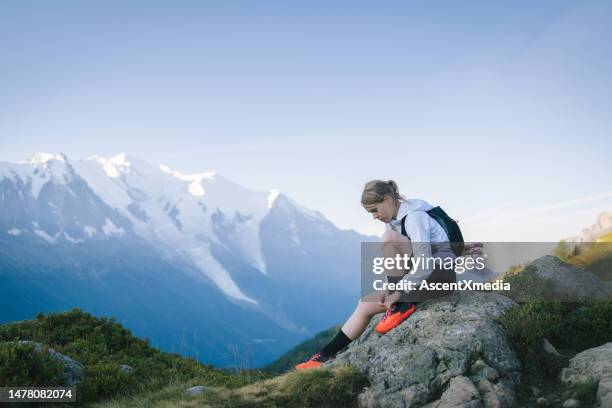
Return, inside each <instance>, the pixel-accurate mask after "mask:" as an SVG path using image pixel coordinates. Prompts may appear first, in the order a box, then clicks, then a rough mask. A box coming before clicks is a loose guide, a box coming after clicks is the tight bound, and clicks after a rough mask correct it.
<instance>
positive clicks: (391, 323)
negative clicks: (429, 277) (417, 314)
mask: <svg viewBox="0 0 612 408" xmlns="http://www.w3.org/2000/svg"><path fill="white" fill-rule="evenodd" d="M402 309H405V310H402ZM415 310H416V306H415V305H414V304H412V303H409V304H408V305H407V306H405V307H402V308H401V309H400V310H397V309H393V310H392V309H387V311H386V312H385V315H384V316H383V318H382V320H381V321H380V322H378V324H377V325H376V329H375V330H376V332H377V333H380V334H385V333H387V332H388V331H389V330H392V329H395V328H396V327H397V326H399V325H400V323H401V322H403V321H404V320H406V319H407V318H408V317H409V316H410V315H411V314H413V313H414V311H415Z"/></svg>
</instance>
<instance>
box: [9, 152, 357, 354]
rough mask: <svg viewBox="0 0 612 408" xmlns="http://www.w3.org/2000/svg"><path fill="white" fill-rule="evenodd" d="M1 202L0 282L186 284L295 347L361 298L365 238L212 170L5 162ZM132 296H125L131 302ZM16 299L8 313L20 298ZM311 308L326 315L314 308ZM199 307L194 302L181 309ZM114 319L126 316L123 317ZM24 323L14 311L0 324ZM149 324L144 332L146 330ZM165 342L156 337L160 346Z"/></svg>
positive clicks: (121, 160)
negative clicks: (55, 277) (29, 277)
mask: <svg viewBox="0 0 612 408" xmlns="http://www.w3.org/2000/svg"><path fill="white" fill-rule="evenodd" d="M0 206H1V208H2V212H1V213H0V241H1V242H2V244H3V245H4V251H2V252H0V266H3V265H4V266H5V268H3V269H4V271H3V270H2V269H0V279H4V278H5V276H8V275H9V274H8V273H7V271H8V270H13V273H12V275H11V276H17V271H18V272H19V273H20V274H21V277H22V278H23V276H24V274H26V272H25V270H26V269H27V270H28V271H35V272H30V273H32V274H33V275H36V276H38V275H37V273H38V272H39V271H40V270H47V269H49V267H50V266H52V268H51V269H58V268H59V270H61V271H62V272H61V273H62V276H64V277H65V278H66V279H67V280H71V279H73V278H74V277H75V276H79V277H81V278H83V277H86V278H87V277H89V278H90V277H92V276H94V277H95V278H96V280H95V281H92V282H91V283H87V282H85V283H83V282H80V283H79V285H85V290H84V291H85V292H86V291H88V290H90V289H92V288H93V287H94V286H95V285H98V286H97V287H96V289H97V288H99V287H100V285H102V284H104V285H107V284H109V283H112V284H113V285H114V284H116V283H117V279H118V278H117V276H118V274H120V275H119V276H121V277H122V278H119V279H124V278H126V279H129V278H133V277H134V276H136V275H137V276H138V277H139V279H147V280H149V281H150V282H149V284H150V285H153V283H151V282H153V281H155V285H160V290H162V289H161V288H163V287H164V285H167V286H168V287H171V286H172V284H174V283H176V282H179V281H180V282H183V283H181V285H186V286H187V287H188V289H184V290H183V291H188V292H193V293H189V296H190V297H195V298H199V297H203V298H207V299H208V298H211V297H214V298H215V299H218V302H221V303H223V306H222V307H219V310H222V309H223V308H225V307H227V308H229V310H231V309H232V308H237V309H239V310H243V311H246V312H245V315H244V316H245V318H246V317H247V316H248V318H249V319H250V320H251V321H258V322H260V323H261V322H263V321H264V320H265V322H266V323H264V324H261V325H260V326H261V327H264V326H269V327H276V328H277V329H275V330H280V331H281V332H282V335H281V336H280V337H283V336H284V341H286V342H288V343H291V342H293V341H298V340H299V339H300V338H303V337H304V336H307V335H308V334H311V333H313V332H315V331H317V330H319V329H321V328H323V327H326V326H329V325H330V324H333V323H335V322H337V321H338V320H341V319H342V318H343V317H345V314H346V313H347V312H348V311H349V310H350V308H351V307H352V305H353V303H354V302H355V300H356V299H357V297H358V293H359V290H358V285H359V243H360V241H361V240H362V239H365V238H366V237H363V236H360V235H358V234H357V233H355V232H353V231H342V230H339V229H338V228H336V227H335V226H334V225H333V224H332V223H331V222H329V221H328V220H327V219H325V217H324V216H323V215H321V214H320V213H318V212H316V211H311V210H308V209H306V208H304V207H302V206H300V205H299V204H297V203H296V202H294V201H293V200H291V199H290V198H289V197H287V196H286V195H284V194H282V193H280V192H278V191H275V190H272V191H268V192H254V191H251V190H249V189H247V188H244V187H242V186H240V185H238V184H236V183H233V182H232V181H230V180H228V179H226V178H225V177H223V176H222V175H219V174H216V173H214V172H206V173H196V174H184V173H182V172H181V171H180V170H179V169H170V168H168V167H167V166H164V165H161V166H154V165H151V164H149V163H147V162H145V161H144V160H141V159H138V158H136V157H131V156H127V155H125V154H119V155H117V156H114V157H111V158H105V157H101V156H97V155H94V156H91V157H90V158H88V159H83V160H69V159H68V158H67V157H66V156H65V155H63V154H59V155H52V154H44V153H39V154H36V155H34V156H33V157H32V158H31V159H29V160H26V161H23V162H19V163H2V162H0ZM128 249H129V250H128ZM60 255H61V256H60ZM118 259H121V260H125V262H126V263H128V264H129V265H130V266H127V267H126V266H125V265H124V264H121V266H120V265H119V264H117V262H116V261H117V260H118ZM155 259H158V261H155ZM3 260H4V262H3ZM94 260H95V261H94ZM139 262H140V264H144V263H147V264H149V263H151V264H152V265H155V266H153V267H151V268H150V272H147V271H143V270H141V268H140V264H139V266H137V267H136V266H134V265H136V264H137V263H139ZM8 265H10V267H6V266H8ZM24 265H27V268H26V267H25V266H24ZM159 265H165V267H164V268H160V267H158V266H159ZM170 270H171V272H170ZM68 271H72V274H70V273H68ZM131 273H132V275H130V274H131ZM169 273H170V275H169ZM46 276H48V274H47V275H46ZM37 279H39V278H38V277H37ZM171 281H174V282H171ZM7 282H8V280H7ZM12 282H13V283H12V284H13V285H16V286H17V287H19V285H20V284H19V283H18V280H14V281H12ZM101 282H102V283H101ZM75 285H76V283H75ZM88 285H89V286H88ZM196 287H197V288H199V289H198V290H199V292H198V291H195V289H194V288H196ZM22 289H23V288H22ZM47 289H48V288H47ZM65 290H66V293H67V294H68V293H70V292H71V288H70V287H67V288H66V289H65ZM114 290H115V292H114V294H113V295H110V294H106V295H105V296H107V298H104V296H101V297H100V296H98V298H97V299H95V300H96V302H97V303H96V305H97V306H96V308H97V310H100V311H101V312H103V311H106V310H108V308H105V307H106V306H108V305H111V304H112V303H113V301H114V299H113V298H116V296H117V293H118V291H117V288H115V287H114ZM136 290H137V289H136V288H133V289H132V292H130V290H128V289H123V288H121V289H120V290H119V292H122V293H123V292H125V293H123V295H124V296H126V299H129V298H130V296H133V292H134V291H136ZM28 291H29V292H31V291H32V290H31V289H28ZM194 291H195V292H194ZM29 292H28V293H29ZM14 293H16V292H13V305H14V302H15V301H16V302H19V299H15V298H14ZM183 295H185V293H175V294H173V295H172V296H170V295H167V294H160V293H157V292H156V293H155V295H154V296H162V297H164V296H170V297H169V298H168V299H156V300H159V301H160V302H161V303H165V302H169V301H170V300H169V299H170V298H172V299H175V301H177V302H179V301H180V302H184V303H190V302H191V301H192V300H193V299H189V302H187V301H185V299H184V298H183V299H181V300H178V299H180V298H181V296H183ZM66 296H68V295H66ZM75 296H76V294H75ZM68 297H69V296H68ZM93 297H94V298H95V297H96V295H93ZM75 299H76V298H75ZM156 300H154V301H156ZM126 301H127V300H126ZM313 301H316V302H318V303H319V304H320V305H321V306H323V307H321V308H317V310H316V311H313V310H309V309H310V308H309V306H310V305H311V304H312V302H313ZM60 303H61V302H60ZM68 303H70V302H68ZM73 303H74V302H73ZM326 303H329V305H330V308H331V311H330V310H328V309H326V308H325V307H324V306H325V304H326ZM105 305H106V306H105ZM232 305H233V306H232ZM332 305H333V306H332ZM339 305H340V306H339ZM38 306H42V305H38ZM74 306H79V304H74ZM7 307H8V306H7ZM198 307H199V306H198V303H197V302H196V303H194V304H193V305H192V306H190V307H185V308H184V309H185V310H180V308H179V312H180V313H192V312H193V311H194V310H198ZM34 308H35V307H34V306H33V309H32V310H34ZM126 308H129V307H128V306H126ZM43 309H44V307H43ZM5 310H8V309H5ZM211 310H214V307H212V309H211ZM115 312H116V313H117V314H118V316H117V317H118V318H120V319H121V314H122V311H121V310H116V311H115ZM23 317H24V316H22V315H19V316H10V315H8V314H7V315H6V316H0V321H9V320H11V319H15V318H23ZM131 318H132V320H133V321H139V320H138V319H136V318H134V316H131ZM206 318H207V319H209V320H210V316H206ZM169 319H170V320H172V318H169ZM127 320H130V319H129V318H128V317H127V316H126V321H127ZM142 325H143V332H144V334H145V335H149V334H150V333H151V331H150V330H149V329H150V327H149V329H147V327H148V326H147V324H145V323H142ZM170 326H172V325H170ZM279 328H280V329H279ZM252 331H253V330H252ZM255 331H257V330H255ZM259 331H261V330H259ZM264 334H265V333H264ZM252 335H253V333H249V330H246V331H245V332H244V333H241V334H240V336H246V337H249V336H252ZM261 335H262V333H259V334H258V336H261ZM151 337H152V338H154V336H151ZM165 337H167V336H165ZM165 337H164V335H163V334H161V335H160V336H159V338H160V343H163V342H164V340H163V339H164V338H165ZM272 337H273V336H272ZM259 340H261V339H259ZM259 340H257V341H255V342H254V343H253V344H254V348H257V347H259V346H258V345H261V344H262V343H261V342H259ZM253 344H252V345H253ZM217 346H221V345H217ZM208 347H210V345H208ZM268 351H269V354H270V355H272V354H274V353H276V352H281V351H282V350H280V349H278V347H276V349H274V348H271V349H270V350H268ZM270 355H266V358H269V357H270ZM266 358H257V359H255V360H257V361H259V362H263V361H265V360H266ZM213 360H214V361H215V362H217V361H220V360H223V359H213Z"/></svg>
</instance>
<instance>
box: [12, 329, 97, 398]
mask: <svg viewBox="0 0 612 408" xmlns="http://www.w3.org/2000/svg"><path fill="white" fill-rule="evenodd" d="M16 343H18V344H33V345H34V352H35V353H41V352H43V351H44V350H45V349H46V352H47V354H49V355H50V356H51V358H53V359H54V360H56V361H59V362H60V363H61V364H62V366H63V367H64V372H63V373H62V383H63V385H64V386H66V387H72V386H74V385H77V384H79V383H81V382H82V381H83V380H84V379H85V366H83V364H81V363H79V362H78V361H76V360H73V359H71V358H70V357H68V356H66V355H64V354H62V353H59V352H57V351H55V350H53V349H52V348H51V347H47V348H45V347H44V346H43V345H42V344H41V343H37V342H35V341H29V340H19V341H17V342H16Z"/></svg>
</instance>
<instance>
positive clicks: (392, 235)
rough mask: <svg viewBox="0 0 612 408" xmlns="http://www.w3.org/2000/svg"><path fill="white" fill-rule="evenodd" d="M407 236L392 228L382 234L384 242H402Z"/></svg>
mask: <svg viewBox="0 0 612 408" xmlns="http://www.w3.org/2000/svg"><path fill="white" fill-rule="evenodd" d="M405 239H406V237H404V236H403V235H402V234H400V233H399V232H397V231H394V230H392V229H390V230H389V231H385V233H384V234H383V236H382V240H383V242H401V241H404V240H405Z"/></svg>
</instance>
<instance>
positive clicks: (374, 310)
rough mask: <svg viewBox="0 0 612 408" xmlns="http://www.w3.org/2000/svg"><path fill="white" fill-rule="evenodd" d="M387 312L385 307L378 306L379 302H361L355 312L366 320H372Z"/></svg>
mask: <svg viewBox="0 0 612 408" xmlns="http://www.w3.org/2000/svg"><path fill="white" fill-rule="evenodd" d="M385 310H386V308H385V307H384V306H381V305H379V304H378V302H373V301H367V300H359V302H358V303H357V308H356V309H355V312H356V313H357V314H358V315H361V316H363V317H365V318H368V319H369V318H371V317H372V316H374V315H376V314H378V313H382V312H384V311H385Z"/></svg>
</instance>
